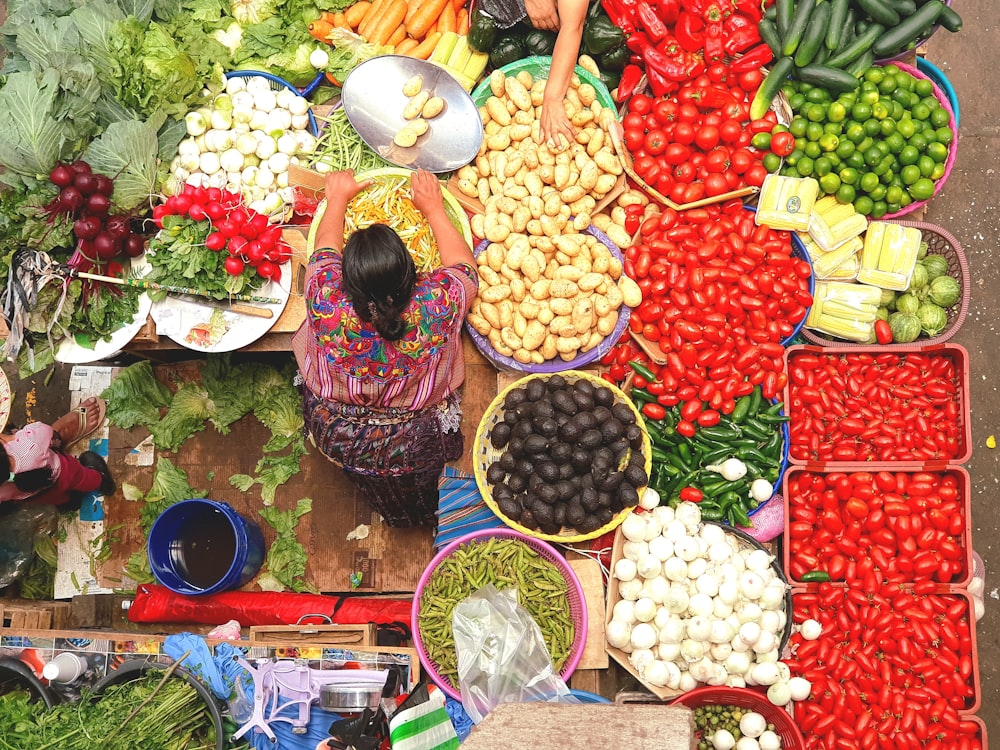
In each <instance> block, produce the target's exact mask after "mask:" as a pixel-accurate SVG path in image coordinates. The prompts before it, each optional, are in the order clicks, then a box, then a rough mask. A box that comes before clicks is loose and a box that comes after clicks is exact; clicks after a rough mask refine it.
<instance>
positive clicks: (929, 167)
mask: <svg viewBox="0 0 1000 750" xmlns="http://www.w3.org/2000/svg"><path fill="white" fill-rule="evenodd" d="M936 163H937V162H935V161H934V160H933V159H932V158H931V157H929V156H927V154H924V155H923V156H921V157H920V158H919V159H917V166H918V167H920V174H921V175H922V176H923V177H930V176H931V175H932V174H934V165H935V164H936Z"/></svg>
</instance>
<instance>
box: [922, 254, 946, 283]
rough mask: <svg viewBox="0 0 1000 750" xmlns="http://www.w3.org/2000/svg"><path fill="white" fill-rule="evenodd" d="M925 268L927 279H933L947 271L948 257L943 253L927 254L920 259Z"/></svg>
mask: <svg viewBox="0 0 1000 750" xmlns="http://www.w3.org/2000/svg"><path fill="white" fill-rule="evenodd" d="M921 262H922V263H923V264H924V268H926V269H927V281H928V282H931V281H934V279H936V278H937V277H938V276H944V275H945V274H946V273H948V259H947V258H945V257H944V256H943V255H928V256H927V257H926V258H924V259H923V261H921Z"/></svg>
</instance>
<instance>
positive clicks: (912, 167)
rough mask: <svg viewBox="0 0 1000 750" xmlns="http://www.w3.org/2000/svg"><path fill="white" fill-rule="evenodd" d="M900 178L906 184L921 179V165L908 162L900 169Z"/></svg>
mask: <svg viewBox="0 0 1000 750" xmlns="http://www.w3.org/2000/svg"><path fill="white" fill-rule="evenodd" d="M899 179H900V180H902V182H903V184H904V185H912V184H913V183H914V182H916V181H917V180H919V179H920V167H918V166H917V165H916V164H908V165H907V166H905V167H903V168H902V169H901V170H899Z"/></svg>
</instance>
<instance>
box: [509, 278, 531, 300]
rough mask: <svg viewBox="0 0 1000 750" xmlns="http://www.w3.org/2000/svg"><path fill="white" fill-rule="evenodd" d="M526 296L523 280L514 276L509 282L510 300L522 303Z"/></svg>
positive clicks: (526, 289)
mask: <svg viewBox="0 0 1000 750" xmlns="http://www.w3.org/2000/svg"><path fill="white" fill-rule="evenodd" d="M527 296H528V287H527V286H525V284H524V279H522V278H521V277H520V276H516V277H514V278H513V279H511V280H510V298H511V299H512V300H514V301H515V302H518V303H520V302H522V301H524V298H525V297H527Z"/></svg>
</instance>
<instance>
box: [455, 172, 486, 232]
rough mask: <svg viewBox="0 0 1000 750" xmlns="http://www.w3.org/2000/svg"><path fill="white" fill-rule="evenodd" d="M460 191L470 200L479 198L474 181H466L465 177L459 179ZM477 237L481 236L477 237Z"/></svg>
mask: <svg viewBox="0 0 1000 750" xmlns="http://www.w3.org/2000/svg"><path fill="white" fill-rule="evenodd" d="M458 189H459V190H460V191H461V193H462V195H467V196H468V197H470V198H477V197H479V192H478V191H477V190H476V183H475V182H473V181H472V180H469V179H466V178H465V177H459V178H458ZM476 236H477V237H479V236H481V235H478V234H477V235H476Z"/></svg>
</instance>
